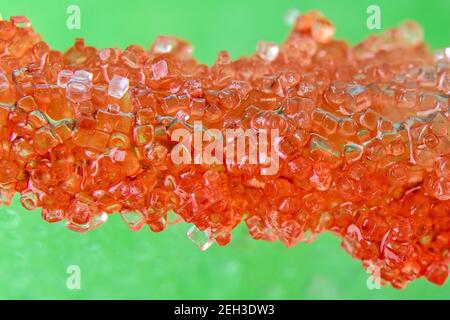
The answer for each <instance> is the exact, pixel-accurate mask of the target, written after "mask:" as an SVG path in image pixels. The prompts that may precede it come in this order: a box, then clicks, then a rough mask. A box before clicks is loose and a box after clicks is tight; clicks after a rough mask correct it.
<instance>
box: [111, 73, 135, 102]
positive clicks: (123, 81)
mask: <svg viewBox="0 0 450 320" xmlns="http://www.w3.org/2000/svg"><path fill="white" fill-rule="evenodd" d="M129 85H130V81H129V80H128V78H124V77H121V76H118V75H114V77H113V78H112V79H111V81H110V82H109V86H108V94H109V95H110V96H111V97H114V98H117V99H122V98H123V97H124V95H125V94H126V93H127V91H128V87H129Z"/></svg>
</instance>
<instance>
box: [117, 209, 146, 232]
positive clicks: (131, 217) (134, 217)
mask: <svg viewBox="0 0 450 320" xmlns="http://www.w3.org/2000/svg"><path fill="white" fill-rule="evenodd" d="M120 216H121V217H122V220H123V221H124V222H125V223H126V224H127V225H128V227H129V228H130V229H131V230H132V231H138V230H139V229H141V228H142V227H143V226H144V223H145V219H144V215H143V214H142V213H140V212H136V211H129V210H127V211H122V212H121V213H120Z"/></svg>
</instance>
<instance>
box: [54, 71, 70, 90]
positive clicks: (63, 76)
mask: <svg viewBox="0 0 450 320" xmlns="http://www.w3.org/2000/svg"><path fill="white" fill-rule="evenodd" d="M72 77H73V72H72V71H70V70H61V71H60V72H59V73H58V79H57V84H58V86H60V87H62V88H65V87H66V86H67V84H68V83H69V81H70V79H72Z"/></svg>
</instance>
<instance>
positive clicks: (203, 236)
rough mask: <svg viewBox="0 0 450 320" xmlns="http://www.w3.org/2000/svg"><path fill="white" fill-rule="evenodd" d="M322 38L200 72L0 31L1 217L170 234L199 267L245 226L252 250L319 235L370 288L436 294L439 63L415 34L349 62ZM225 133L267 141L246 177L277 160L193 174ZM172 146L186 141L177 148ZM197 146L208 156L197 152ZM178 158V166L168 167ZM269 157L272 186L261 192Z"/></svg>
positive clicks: (11, 24) (324, 24)
mask: <svg viewBox="0 0 450 320" xmlns="http://www.w3.org/2000/svg"><path fill="white" fill-rule="evenodd" d="M334 30H335V29H334V26H333V25H332V24H331V23H330V21H328V20H327V19H326V18H325V17H323V16H322V15H321V14H320V13H318V12H310V13H307V14H304V15H301V16H299V17H298V19H297V20H296V22H295V23H294V26H293V29H292V31H291V33H290V35H289V37H288V38H287V39H286V41H285V42H283V43H282V44H281V45H280V46H277V45H275V44H273V43H268V42H261V43H259V44H258V46H257V51H256V52H255V54H253V55H251V56H249V57H242V58H239V59H237V60H232V59H231V58H230V55H229V54H228V53H227V52H226V51H223V52H220V53H219V55H218V58H217V61H216V62H215V63H214V65H213V66H211V67H208V66H206V65H203V64H199V63H197V62H196V61H195V60H194V59H193V58H192V56H191V52H192V49H191V47H190V45H189V44H188V43H186V42H184V41H182V40H179V39H176V38H173V37H159V38H157V40H156V41H155V42H154V43H153V44H152V46H151V47H150V49H149V50H145V49H144V48H141V47H140V46H137V45H131V46H129V47H128V48H126V49H125V50H120V49H102V50H97V49H95V48H94V47H90V46H87V45H86V44H85V43H84V41H83V40H81V39H78V40H76V42H75V44H74V46H73V47H71V48H70V49H69V50H67V51H66V52H59V51H55V50H52V49H51V48H50V47H49V46H48V45H47V44H46V43H45V42H43V41H42V40H41V38H40V37H39V35H38V34H36V33H35V32H34V30H33V29H32V28H31V23H30V22H29V21H28V19H26V18H24V17H13V18H11V20H10V21H5V20H4V21H0V204H4V205H9V204H10V202H11V199H12V197H13V195H14V194H16V193H17V192H18V193H20V195H21V203H22V205H23V206H24V207H25V208H26V209H28V210H34V209H36V208H41V210H42V217H43V218H44V219H45V220H46V221H48V222H58V221H65V223H66V225H67V227H68V228H69V229H71V230H74V231H78V232H85V231H88V230H91V229H93V228H96V227H98V226H100V225H101V224H102V223H104V222H105V221H106V219H107V217H108V215H110V214H114V213H117V212H118V213H119V214H120V215H121V217H122V219H123V220H124V221H125V222H126V223H127V224H128V226H129V227H130V228H131V230H133V231H137V230H139V229H141V228H142V227H143V226H145V225H148V226H149V228H150V229H151V230H152V231H154V232H159V231H162V230H164V229H165V228H166V227H167V226H168V225H170V224H174V223H178V222H181V221H185V222H188V223H190V224H193V225H194V226H193V227H192V229H191V230H190V231H189V232H188V236H189V237H190V238H191V239H192V240H193V241H194V242H195V243H196V244H197V245H198V246H199V247H200V248H201V249H202V250H205V249H207V248H208V247H209V246H210V245H211V244H212V243H214V242H215V243H217V244H219V245H226V244H227V243H228V242H229V241H230V240H231V231H232V230H233V229H234V228H235V227H236V226H237V225H238V224H239V223H241V222H243V221H244V222H245V223H246V225H247V227H248V230H249V232H250V234H251V236H252V237H253V238H255V239H257V240H266V241H275V240H280V241H281V242H282V243H283V244H285V245H286V246H289V247H290V246H293V245H295V244H297V243H299V242H311V241H312V240H313V239H314V238H315V236H316V235H318V234H319V233H322V232H325V231H330V232H332V233H334V234H336V235H337V236H339V237H340V238H341V239H342V247H343V248H344V250H346V251H347V252H348V253H350V254H351V255H352V256H353V257H354V258H356V259H359V260H361V261H362V263H363V266H364V267H366V268H368V267H371V268H373V267H375V268H377V270H379V274H380V275H381V278H382V281H383V283H390V284H391V285H392V286H394V287H395V288H402V287H404V286H405V285H406V284H407V283H408V282H409V281H411V280H414V279H417V278H420V277H422V276H425V277H426V278H427V279H428V280H429V281H431V282H433V283H436V284H439V285H441V284H443V283H444V282H445V280H446V278H447V276H448V263H449V260H450V256H449V249H450V119H449V95H450V49H448V48H447V49H444V50H440V51H438V52H436V53H434V54H431V53H430V52H429V50H428V49H427V47H426V45H425V44H424V43H423V38H422V37H423V33H422V30H421V29H420V27H419V26H418V25H417V24H415V23H413V22H405V23H402V24H401V25H400V26H399V27H398V28H395V29H390V30H387V31H385V32H384V33H382V34H380V35H371V36H369V37H368V38H367V39H366V40H364V41H363V42H361V43H359V44H357V45H355V46H354V47H351V46H349V45H348V44H347V43H346V42H344V41H340V40H334ZM199 123H200V124H201V126H202V129H198V128H199ZM232 128H234V129H241V130H243V131H242V132H247V131H244V130H250V131H251V132H256V133H258V134H261V132H262V131H263V130H266V129H276V130H277V132H278V134H279V137H278V139H276V140H273V141H270V140H269V142H268V145H266V144H265V143H262V142H261V140H258V141H257V142H256V144H258V145H257V146H256V147H257V149H256V150H259V151H258V152H259V154H258V155H259V159H261V152H260V150H261V147H263V146H268V147H273V146H274V145H275V144H276V148H275V149H272V150H275V154H274V153H273V152H272V153H271V155H269V157H265V158H264V157H263V158H264V161H262V162H258V163H256V164H254V163H249V161H236V162H235V163H228V162H227V163H220V162H213V163H208V162H205V161H200V160H201V159H200V158H199V156H198V152H199V150H200V149H201V150H203V149H204V148H207V147H211V146H212V145H213V144H212V141H213V136H214V134H212V133H211V132H215V133H216V134H217V133H225V132H226V131H227V129H232ZM178 129H180V130H181V129H182V130H184V132H188V133H189V134H190V136H189V137H190V138H189V139H188V140H186V141H184V143H183V144H182V145H180V144H177V142H178V141H174V140H173V139H172V135H173V134H174V133H175V132H177V131H176V130H178ZM209 129H215V131H212V130H209ZM199 130H200V131H199ZM202 131H204V132H205V134H206V135H210V136H208V139H209V140H207V141H205V140H203V141H202V144H201V145H196V142H195V141H194V140H195V135H196V134H198V133H199V132H202ZM233 139H238V137H235V138H233ZM274 141H275V142H274ZM180 147H181V149H183V150H184V151H186V152H187V158H188V159H189V160H190V161H191V162H187V163H178V162H176V161H174V159H173V152H172V151H174V148H179V150H181V149H180ZM223 147H224V148H225V149H224V151H227V150H229V148H230V147H229V146H228V145H226V143H224V145H223ZM253 147H255V146H252V145H247V146H246V148H248V149H250V148H253ZM233 148H234V147H233ZM269 149H270V148H269ZM177 150H178V149H177ZM216 156H217V155H216ZM274 156H276V157H277V159H279V166H278V170H277V171H276V172H275V173H274V174H271V175H267V174H264V173H265V172H267V169H268V168H267V166H268V163H269V162H270V160H271V159H273V157H274ZM238 158H239V156H238ZM240 160H249V159H248V158H246V157H245V156H244V157H243V158H240ZM372 270H373V269H372Z"/></svg>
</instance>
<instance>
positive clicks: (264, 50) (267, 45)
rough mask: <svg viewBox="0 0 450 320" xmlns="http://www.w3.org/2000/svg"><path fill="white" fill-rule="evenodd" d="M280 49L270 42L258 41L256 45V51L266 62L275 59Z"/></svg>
mask: <svg viewBox="0 0 450 320" xmlns="http://www.w3.org/2000/svg"><path fill="white" fill-rule="evenodd" d="M279 51H280V49H279V48H278V46H277V45H276V44H274V43H271V42H258V45H257V46H256V52H257V53H258V56H260V57H261V59H263V60H264V61H266V62H271V61H273V60H275V59H276V58H277V56H278V52H279Z"/></svg>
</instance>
